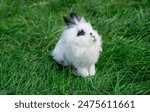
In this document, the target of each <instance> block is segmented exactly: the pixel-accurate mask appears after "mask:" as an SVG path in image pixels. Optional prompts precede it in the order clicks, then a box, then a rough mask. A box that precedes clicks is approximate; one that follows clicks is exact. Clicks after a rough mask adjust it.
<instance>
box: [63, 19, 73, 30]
mask: <svg viewBox="0 0 150 112" xmlns="http://www.w3.org/2000/svg"><path fill="white" fill-rule="evenodd" d="M63 18H64V21H65V23H66V25H67V26H68V27H69V28H70V27H72V26H73V25H76V23H75V22H74V21H73V20H72V19H69V18H67V17H66V16H64V17H63Z"/></svg>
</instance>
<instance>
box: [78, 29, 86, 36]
mask: <svg viewBox="0 0 150 112" xmlns="http://www.w3.org/2000/svg"><path fill="white" fill-rule="evenodd" d="M84 34H85V32H84V30H83V29H82V30H79V31H78V34H77V36H81V35H84Z"/></svg>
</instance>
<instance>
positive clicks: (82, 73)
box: [73, 68, 89, 77]
mask: <svg viewBox="0 0 150 112" xmlns="http://www.w3.org/2000/svg"><path fill="white" fill-rule="evenodd" d="M73 73H74V74H75V75H78V76H81V77H86V76H88V75H89V72H88V70H87V69H86V68H82V69H81V68H80V69H77V70H74V72H73Z"/></svg>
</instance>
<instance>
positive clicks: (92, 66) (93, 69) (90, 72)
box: [89, 65, 95, 76]
mask: <svg viewBox="0 0 150 112" xmlns="http://www.w3.org/2000/svg"><path fill="white" fill-rule="evenodd" d="M89 75H90V76H93V75H95V65H91V66H90V67H89Z"/></svg>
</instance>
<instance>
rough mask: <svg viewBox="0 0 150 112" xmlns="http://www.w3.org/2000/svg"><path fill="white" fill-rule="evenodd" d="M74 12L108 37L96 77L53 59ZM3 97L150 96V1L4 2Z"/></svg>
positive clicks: (0, 27) (0, 37)
mask: <svg viewBox="0 0 150 112" xmlns="http://www.w3.org/2000/svg"><path fill="white" fill-rule="evenodd" d="M71 11H75V12H77V13H78V14H79V15H83V16H85V18H87V20H89V21H90V22H91V23H92V25H93V26H94V28H95V29H96V30H97V31H98V32H99V33H100V34H101V35H102V36H103V53H102V54H101V56H100V59H99V61H98V63H97V64H96V69H97V73H96V75H95V76H94V77H87V78H82V77H75V76H73V75H72V69H71V67H67V68H63V67H61V66H59V65H58V64H56V63H55V62H54V61H53V60H52V59H51V57H49V56H48V55H49V53H50V51H52V49H53V48H54V46H55V44H56V43H57V41H58V40H59V36H60V34H61V32H62V29H63V27H64V26H65V24H64V21H63V18H62V17H63V16H64V15H68V14H69V13H70V12H71ZM0 94H105V95H109V94H111V95H118V94H121V95H124V94H125V95H126V94H128V95H130V94H150V2H149V0H0Z"/></svg>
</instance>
